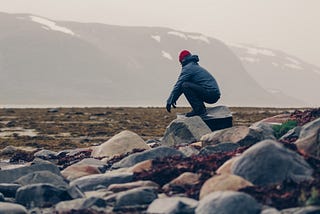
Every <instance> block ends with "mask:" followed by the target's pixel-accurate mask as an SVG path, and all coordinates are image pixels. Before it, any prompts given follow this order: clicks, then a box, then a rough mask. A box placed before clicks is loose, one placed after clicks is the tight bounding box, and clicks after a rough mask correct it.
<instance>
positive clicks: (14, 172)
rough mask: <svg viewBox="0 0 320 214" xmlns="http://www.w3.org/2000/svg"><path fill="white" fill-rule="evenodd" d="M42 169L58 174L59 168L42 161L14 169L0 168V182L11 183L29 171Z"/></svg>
mask: <svg viewBox="0 0 320 214" xmlns="http://www.w3.org/2000/svg"><path fill="white" fill-rule="evenodd" d="M44 170H46V171H50V172H52V173H54V174H57V175H60V170H59V168H58V167H57V166H56V165H54V164H51V163H44V162H42V163H38V164H33V165H31V166H25V167H20V168H16V169H8V170H0V183H12V182H14V181H15V180H17V179H19V178H20V177H22V176H25V175H27V174H29V173H32V172H37V171H44Z"/></svg>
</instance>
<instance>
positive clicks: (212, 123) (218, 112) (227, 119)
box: [201, 106, 232, 131]
mask: <svg viewBox="0 0 320 214" xmlns="http://www.w3.org/2000/svg"><path fill="white" fill-rule="evenodd" d="M201 119H202V120H203V121H204V122H205V123H206V124H207V126H208V127H209V128H210V129H211V131H216V130H220V129H225V128H230V127H232V113H231V111H230V110H229V108H228V107H226V106H216V107H212V108H207V115H205V116H202V117H201Z"/></svg>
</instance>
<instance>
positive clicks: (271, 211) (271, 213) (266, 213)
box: [260, 207, 281, 214]
mask: <svg viewBox="0 0 320 214" xmlns="http://www.w3.org/2000/svg"><path fill="white" fill-rule="evenodd" d="M260 214H281V213H280V211H279V210H277V209H276V208H273V207H267V208H263V210H262V211H261V213H260Z"/></svg>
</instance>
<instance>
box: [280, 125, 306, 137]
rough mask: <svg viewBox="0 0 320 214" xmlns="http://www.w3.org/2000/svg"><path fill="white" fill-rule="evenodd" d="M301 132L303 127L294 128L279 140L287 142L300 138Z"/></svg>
mask: <svg viewBox="0 0 320 214" xmlns="http://www.w3.org/2000/svg"><path fill="white" fill-rule="evenodd" d="M300 132H301V126H297V127H294V128H293V129H290V130H289V131H288V132H287V133H286V134H284V135H283V136H282V137H281V138H280V139H279V140H285V139H286V138H299V136H300Z"/></svg>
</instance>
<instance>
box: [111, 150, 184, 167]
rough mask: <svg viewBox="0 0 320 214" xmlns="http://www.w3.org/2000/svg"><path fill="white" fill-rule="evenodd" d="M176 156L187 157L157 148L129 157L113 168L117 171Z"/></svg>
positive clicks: (178, 152)
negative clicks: (147, 161) (141, 163)
mask: <svg viewBox="0 0 320 214" xmlns="http://www.w3.org/2000/svg"><path fill="white" fill-rule="evenodd" d="M176 155H179V156H181V157H185V155H184V154H183V153H182V152H180V151H178V150H176V149H173V148H170V147H165V146H161V147H156V148H153V149H151V150H147V151H143V152H139V153H135V154H131V155H129V156H128V157H126V158H124V159H122V160H121V161H120V162H117V163H115V164H113V165H112V168H113V169H117V168H125V167H131V166H134V165H136V164H137V163H139V162H142V161H145V160H151V159H152V160H153V159H157V158H166V157H170V156H176Z"/></svg>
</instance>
